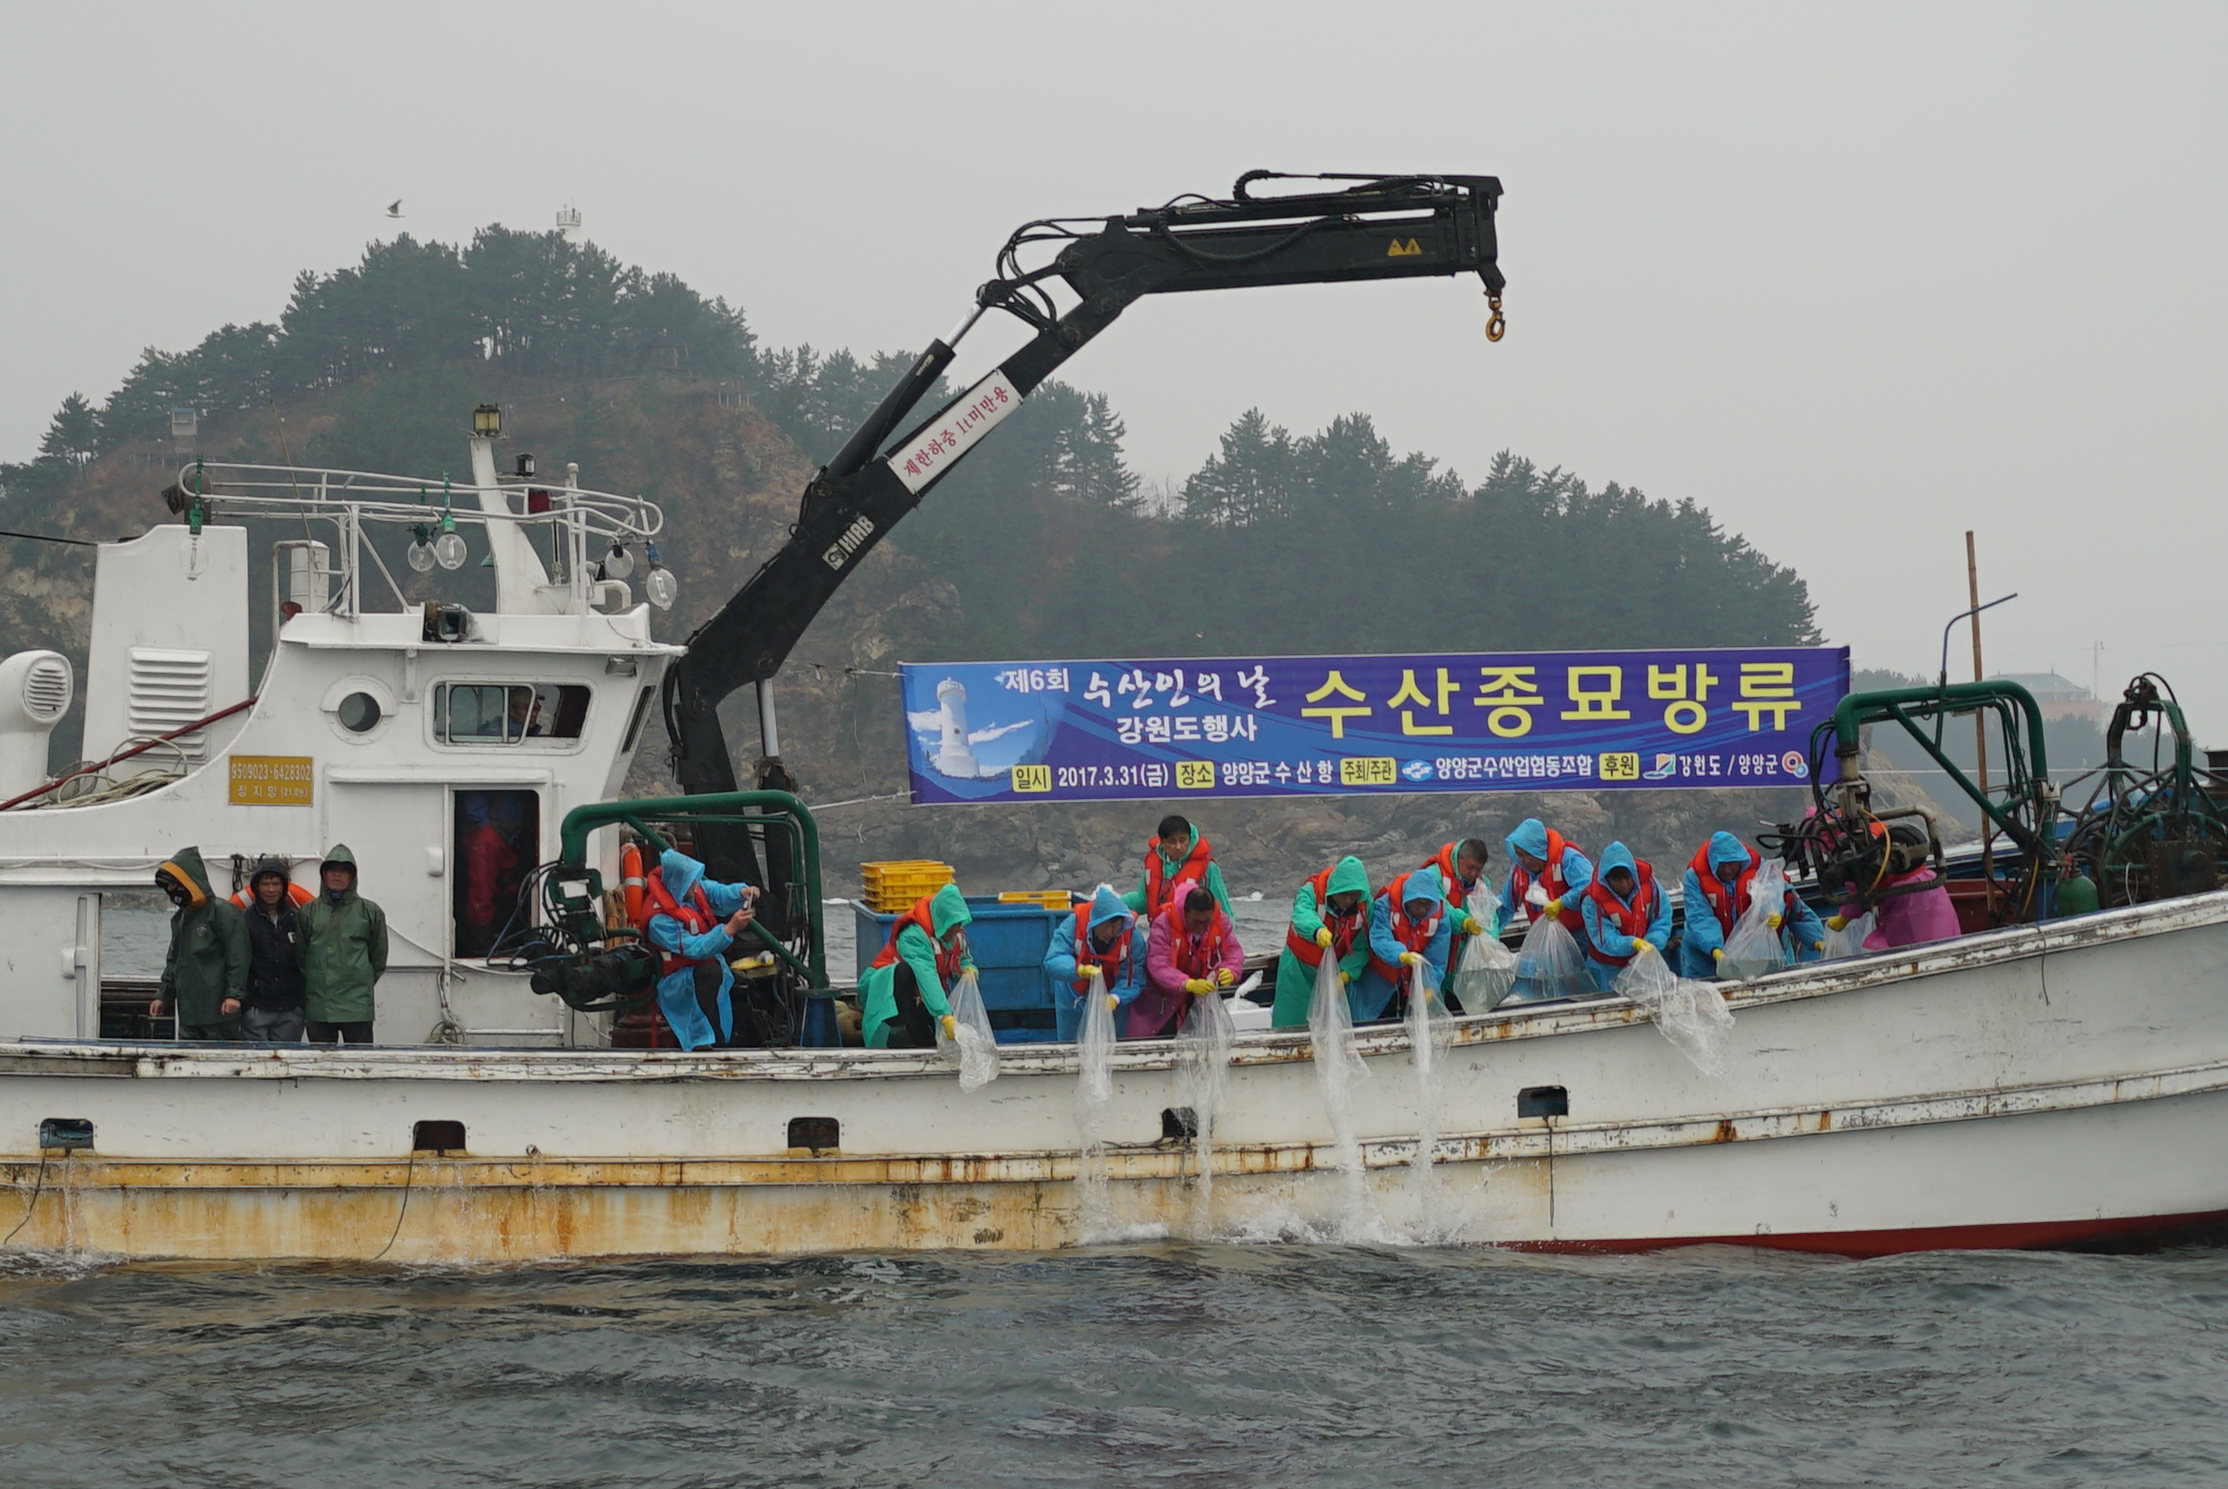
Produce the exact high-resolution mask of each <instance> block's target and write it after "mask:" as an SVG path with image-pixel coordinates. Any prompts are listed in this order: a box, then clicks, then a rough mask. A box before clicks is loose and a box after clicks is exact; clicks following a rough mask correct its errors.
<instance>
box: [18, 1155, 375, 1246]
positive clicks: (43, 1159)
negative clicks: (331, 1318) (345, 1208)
mask: <svg viewBox="0 0 2228 1489" xmlns="http://www.w3.org/2000/svg"><path fill="white" fill-rule="evenodd" d="M39 1162H40V1163H41V1164H42V1165H44V1164H45V1162H46V1159H45V1158H44V1157H43V1156H42V1157H41V1158H40V1159H39ZM417 1177H418V1152H417V1149H415V1148H413V1149H411V1150H410V1166H409V1167H408V1168H406V1169H404V1170H403V1171H402V1208H401V1209H400V1210H398V1211H396V1212H395V1228H394V1229H393V1230H391V1231H389V1232H387V1244H386V1245H384V1246H382V1247H380V1248H379V1249H378V1250H377V1251H375V1252H373V1253H372V1254H371V1256H370V1257H369V1260H371V1261H377V1260H379V1258H381V1257H383V1256H385V1255H386V1254H387V1253H388V1252H390V1251H392V1250H394V1249H395V1237H397V1236H399V1235H401V1234H402V1217H403V1216H405V1215H407V1214H409V1213H410V1186H411V1184H412V1183H413V1182H414V1181H415V1180H416V1179H417ZM26 1218H28V1217H26Z"/></svg>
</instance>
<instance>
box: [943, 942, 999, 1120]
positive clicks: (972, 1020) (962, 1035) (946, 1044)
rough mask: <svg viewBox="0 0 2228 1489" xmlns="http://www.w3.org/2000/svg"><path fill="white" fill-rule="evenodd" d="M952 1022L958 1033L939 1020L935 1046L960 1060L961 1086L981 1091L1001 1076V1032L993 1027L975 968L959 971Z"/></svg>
mask: <svg viewBox="0 0 2228 1489" xmlns="http://www.w3.org/2000/svg"><path fill="white" fill-rule="evenodd" d="M951 1005H952V1022H953V1025H954V1026H955V1027H956V1028H957V1029H958V1031H959V1032H958V1033H957V1035H947V1034H946V1033H945V1032H944V1025H943V1021H942V1020H938V1021H937V1024H936V1048H937V1050H938V1052H940V1053H941V1054H942V1055H943V1056H944V1058H945V1059H947V1060H955V1061H957V1062H958V1064H959V1089H960V1090H962V1091H979V1090H981V1089H982V1088H983V1087H984V1086H987V1085H989V1084H990V1083H991V1082H992V1081H994V1080H996V1079H998V1036H997V1035H995V1034H993V1033H992V1032H991V1030H990V1010H988V1009H986V1008H984V1007H983V1002H982V989H981V988H980V987H978V986H977V985H976V983H975V973H974V970H973V969H972V968H970V969H968V970H967V971H965V972H962V973H960V974H959V981H958V982H957V983H956V984H954V985H953V987H952V996H951Z"/></svg>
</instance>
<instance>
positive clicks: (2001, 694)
mask: <svg viewBox="0 0 2228 1489" xmlns="http://www.w3.org/2000/svg"><path fill="white" fill-rule="evenodd" d="M1905 704H1914V705H1920V706H1925V705H1929V704H1931V705H1933V708H1934V711H1936V712H1939V713H1955V712H1957V711H1958V710H1960V709H1966V708H1980V707H1985V706H1987V705H1989V704H1999V705H2008V706H2011V707H2016V708H2018V709H2019V710H2021V711H2022V712H2023V713H2025V715H2026V717H2027V758H2028V759H2029V760H2030V761H2031V762H2032V763H2033V767H2034V773H2035V775H2036V777H2038V778H2040V779H2044V780H2047V779H2048V778H2049V775H2050V759H2049V751H2048V750H2047V748H2046V747H2045V746H2044V744H2043V741H2042V709H2041V708H2040V707H2039V706H2037V704H2036V703H2035V695H2034V694H2032V693H2030V692H2028V691H2027V690H2026V689H2025V688H2023V687H2021V686H2020V685H2019V684H2018V683H2015V682H2012V681H2011V680H2009V679H2008V678H2001V677H1997V678H1990V679H1988V680H1987V681H1985V682H1953V683H1951V684H1949V685H1948V686H1946V687H1933V688H1889V689H1885V690H1882V691H1880V692H1875V693H1851V694H1850V695H1849V696H1848V697H1846V698H1844V699H1842V700H1841V702H1840V704H1839V705H1837V706H1836V707H1835V709H1834V711H1833V732H1834V740H1835V743H1837V744H1838V745H1839V746H1840V747H1841V749H1842V751H1843V752H1844V753H1847V752H1850V751H1853V750H1855V749H1856V748H1857V744H1858V739H1857V731H1858V730H1859V729H1860V728H1862V727H1863V726H1864V725H1866V724H1877V723H1884V722H1886V721H1887V720H1888V719H1889V718H1891V717H1896V716H1897V714H1899V713H1900V705H1905ZM1890 710H1896V713H1891V712H1890ZM1905 727H1906V728H1909V724H1908V722H1907V721H1906V722H1905Z"/></svg>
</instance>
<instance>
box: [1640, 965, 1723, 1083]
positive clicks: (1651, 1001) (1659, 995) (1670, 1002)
mask: <svg viewBox="0 0 2228 1489" xmlns="http://www.w3.org/2000/svg"><path fill="white" fill-rule="evenodd" d="M1727 960H1731V958H1727ZM1610 990H1611V991H1612V992H1618V993H1622V994H1624V995H1625V996H1626V997H1628V998H1630V999H1631V1000H1632V1001H1633V1002H1635V1003H1637V1004H1639V1005H1640V1006H1641V1007H1642V1008H1645V1009H1646V1010H1648V1015H1649V1017H1650V1018H1652V1019H1654V1020H1655V1026H1656V1029H1657V1030H1658V1031H1659V1032H1660V1033H1661V1034H1662V1035H1663V1037H1664V1038H1665V1039H1668V1040H1670V1041H1671V1043H1672V1044H1673V1045H1674V1046H1675V1047H1676V1048H1677V1049H1678V1051H1679V1053H1680V1054H1682V1055H1685V1056H1686V1057H1687V1059H1689V1060H1691V1061H1693V1062H1694V1068H1695V1069H1697V1070H1699V1071H1701V1072H1702V1073H1703V1074H1704V1075H1717V1074H1719V1073H1720V1072H1722V1071H1723V1070H1724V1069H1725V1044H1726V1036H1727V1034H1728V1032H1729V1031H1730V1030H1731V1029H1732V1027H1733V1015H1732V1013H1731V1012H1730V1011H1729V1010H1727V1008H1726V1006H1725V1000H1724V999H1723V998H1721V997H1719V996H1718V991H1717V989H1716V988H1715V987H1713V986H1711V985H1710V984H1709V983H1706V982H1697V981H1695V980H1694V979H1693V978H1690V977H1681V976H1679V975H1678V974H1677V973H1675V972H1673V971H1672V970H1671V969H1670V967H1669V966H1667V965H1665V963H1664V960H1663V958H1662V957H1661V956H1658V955H1655V954H1653V953H1648V954H1643V955H1641V956H1636V957H1634V958H1633V959H1632V963H1631V965H1629V966H1627V967H1626V968H1625V969H1624V970H1623V971H1622V972H1619V973H1618V974H1617V980H1616V982H1614V983H1613V984H1611V986H1610Z"/></svg>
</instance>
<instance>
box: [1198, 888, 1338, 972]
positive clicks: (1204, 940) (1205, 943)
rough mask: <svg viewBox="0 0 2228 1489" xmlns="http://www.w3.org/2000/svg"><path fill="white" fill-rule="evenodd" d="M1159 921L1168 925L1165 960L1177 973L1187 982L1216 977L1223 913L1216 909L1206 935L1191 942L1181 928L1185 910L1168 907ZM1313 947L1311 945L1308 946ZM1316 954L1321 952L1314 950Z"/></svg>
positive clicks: (1219, 957) (1218, 908) (1318, 948)
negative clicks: (1197, 978) (1173, 964)
mask: <svg viewBox="0 0 2228 1489" xmlns="http://www.w3.org/2000/svg"><path fill="white" fill-rule="evenodd" d="M1161 918H1162V919H1163V920H1165V921H1167V922H1168V959H1169V960H1170V961H1172V962H1174V963H1175V964H1176V970H1177V971H1179V972H1181V973H1183V974H1184V976H1185V977H1186V978H1187V979H1189V978H1194V977H1206V978H1211V977H1213V976H1214V975H1215V968H1217V967H1219V966H1221V965H1222V927H1223V924H1224V921H1223V915H1222V909H1221V907H1220V906H1217V907H1216V908H1215V913H1214V918H1213V919H1212V920H1211V921H1209V922H1208V924H1207V934H1206V935H1204V936H1201V937H1200V938H1199V939H1198V940H1196V941H1194V940H1193V939H1192V936H1191V932H1190V931H1189V930H1186V929H1185V928H1184V907H1183V906H1181V905H1178V904H1173V903H1172V904H1170V905H1169V907H1168V908H1167V909H1166V910H1163V911H1161ZM1307 944H1308V945H1310V946H1315V943H1314V942H1313V941H1310V942H1308V943H1307ZM1315 949H1316V950H1317V951H1321V950H1322V949H1323V948H1322V947H1320V946H1315Z"/></svg>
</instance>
